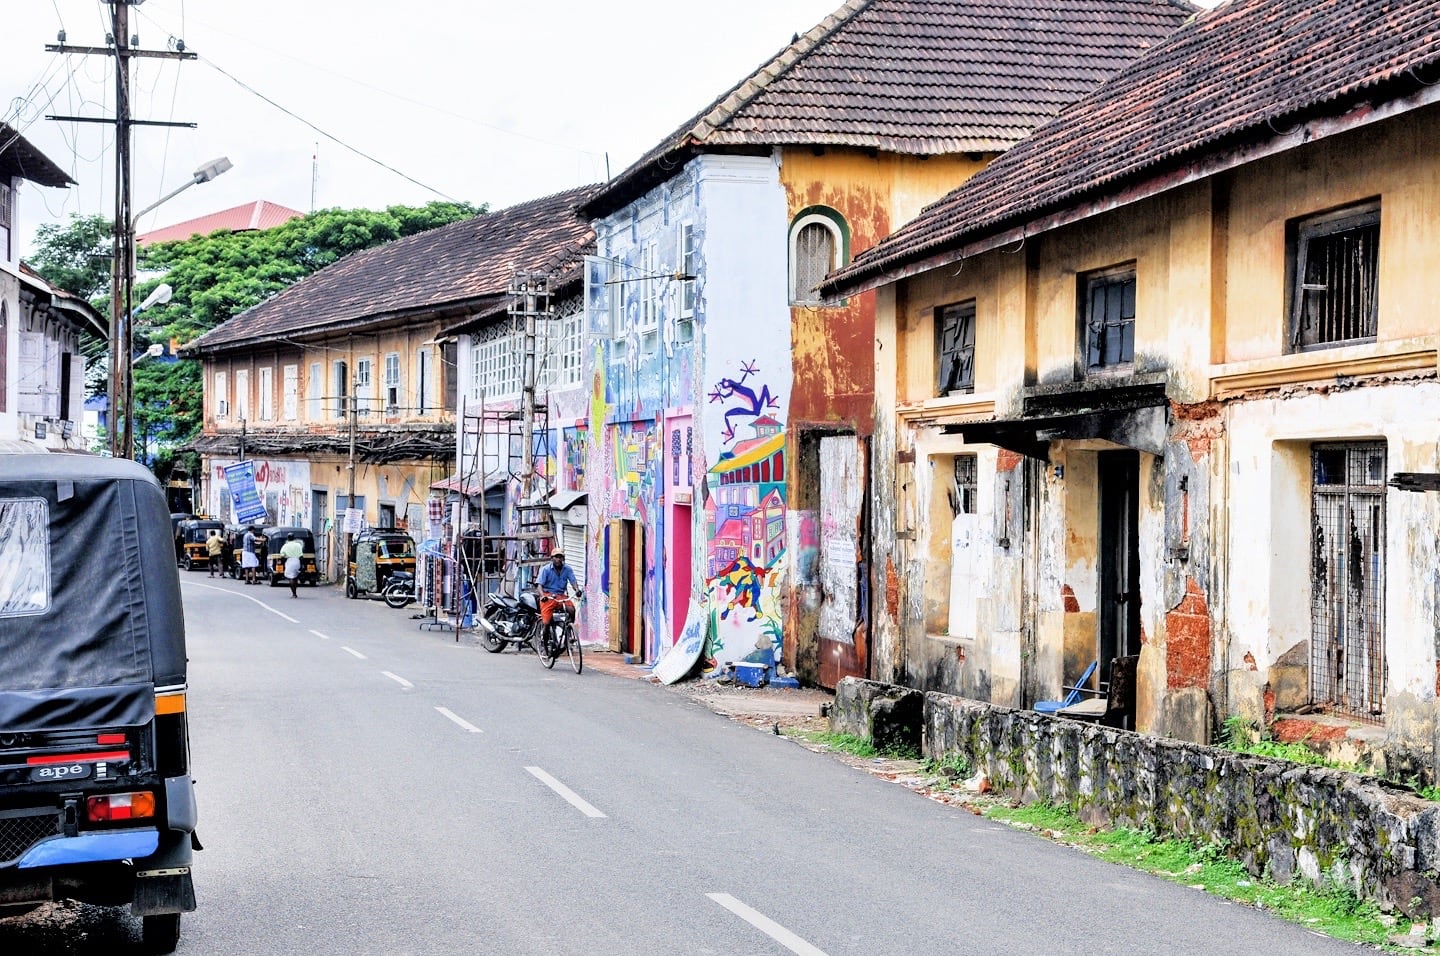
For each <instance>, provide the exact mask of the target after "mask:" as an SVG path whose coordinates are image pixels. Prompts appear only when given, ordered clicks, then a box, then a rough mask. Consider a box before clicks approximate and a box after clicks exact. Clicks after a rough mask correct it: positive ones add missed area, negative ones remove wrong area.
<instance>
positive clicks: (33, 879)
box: [0, 455, 196, 915]
mask: <svg viewBox="0 0 1440 956" xmlns="http://www.w3.org/2000/svg"><path fill="white" fill-rule="evenodd" d="M167 514H168V512H167V509H166V507H165V504H164V495H163V492H162V491H161V489H160V487H159V484H158V483H157V482H156V481H155V479H154V478H153V476H151V475H150V474H149V472H147V471H146V470H145V469H143V468H141V467H140V466H138V465H135V464H134V463H132V462H126V461H117V460H112V459H105V458H82V457H79V456H60V455H0V582H8V583H0V727H4V728H5V730H6V737H5V738H3V739H0V748H5V747H24V746H30V747H32V748H33V747H36V746H43V745H44V743H45V741H49V740H55V739H62V738H66V736H67V735H68V736H69V737H76V736H77V732H79V736H80V737H85V736H86V735H88V734H90V733H91V732H95V731H98V732H99V737H98V739H103V738H105V737H107V736H108V737H112V738H113V739H112V740H111V746H110V749H109V750H108V751H106V750H104V749H103V748H101V749H97V750H93V751H92V750H89V749H87V748H86V747H79V746H77V747H76V748H75V754H74V755H73V756H69V755H67V756H66V758H65V761H64V762H65V763H66V764H70V763H72V762H73V763H74V764H75V765H77V766H79V767H80V768H81V769H82V770H84V771H85V772H84V773H83V774H80V775H77V776H76V778H75V779H71V780H63V781H61V782H59V783H57V782H55V781H54V780H52V779H50V778H49V777H43V778H42V777H41V776H40V775H38V774H34V773H32V774H31V777H30V778H29V779H20V778H15V777H13V776H12V778H11V780H10V781H9V782H7V783H5V784H3V785H0V809H3V808H7V807H13V806H28V807H31V808H43V806H44V805H45V801H47V800H50V801H54V806H55V811H54V812H55V819H56V820H57V824H56V826H55V828H54V830H53V831H51V833H50V835H45V834H43V833H41V834H39V835H37V836H36V838H35V839H34V842H33V843H32V844H31V845H29V846H28V848H26V847H19V848H18V849H17V848H13V847H12V848H11V849H12V851H13V858H11V859H9V860H8V861H7V860H0V886H3V887H4V889H5V891H7V892H6V893H5V895H6V896H7V898H8V897H9V896H10V895H11V893H10V892H9V891H14V892H22V893H23V892H26V891H33V892H40V890H38V889H35V888H36V887H47V886H48V887H50V888H51V889H50V891H49V892H52V893H62V892H63V894H64V895H71V896H78V897H82V898H83V896H85V895H101V894H110V893H113V892H114V886H115V870H116V867H117V866H121V867H126V868H128V871H129V872H131V873H132V877H131V880H130V881H129V882H130V884H131V887H130V888H131V889H132V890H133V893H134V895H133V896H132V898H131V900H130V902H132V903H134V904H136V905H137V906H139V907H141V909H137V912H140V913H142V915H144V914H148V913H175V912H181V911H187V910H190V909H193V908H194V905H195V902H194V891H193V887H192V886H191V881H190V863H191V860H192V856H193V849H192V847H193V846H195V845H196V844H194V842H193V841H194V835H193V832H194V828H195V819H196V812H195V800H194V793H193V789H192V785H191V778H190V776H189V767H188V761H189V754H188V743H187V735H186V731H185V697H184V693H185V690H186V663H185V630H184V618H183V616H182V613H181V601H180V587H179V578H178V575H177V572H176V569H175V563H174V550H173V540H172V538H171V536H170V534H169V528H168V524H167V522H166V520H165V518H166V517H167ZM157 701H162V702H164V704H165V706H164V707H163V708H161V710H163V713H159V714H157ZM88 739H90V740H96V739H97V738H94V737H92V738H88ZM67 753H68V752H67ZM102 767H103V768H104V771H105V772H104V773H100V772H99V770H100V768H102ZM127 788H128V789H130V790H136V789H147V790H150V791H152V792H154V793H155V794H156V798H157V800H156V815H155V817H154V818H153V819H148V820H137V821H134V824H131V823H130V822H129V821H127V822H125V823H123V824H121V825H120V826H118V827H117V826H116V825H114V824H113V823H111V824H97V823H95V822H94V821H92V820H90V819H85V820H84V821H82V822H81V823H80V824H78V825H77V824H76V823H75V822H74V817H75V808H76V807H77V806H80V807H83V806H84V805H85V804H84V800H85V799H86V797H87V795H90V794H100V795H102V796H103V795H104V794H107V793H114V792H120V791H122V790H125V789H127ZM147 832H148V833H149V834H153V836H151V837H149V838H148V840H147V839H146V838H145V834H146V833H147ZM142 846H143V847H144V849H141V847H142ZM126 848H129V849H128V850H127V849H126ZM137 850H139V852H136V851H137ZM121 861H132V863H122V862H121ZM47 874H50V878H49V879H48V880H47V879H46V875H47ZM150 880H157V881H159V882H155V883H150V882H148V881H150Z"/></svg>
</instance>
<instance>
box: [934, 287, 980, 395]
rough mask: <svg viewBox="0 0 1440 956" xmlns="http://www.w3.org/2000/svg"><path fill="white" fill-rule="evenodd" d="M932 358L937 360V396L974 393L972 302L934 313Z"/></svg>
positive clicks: (973, 318)
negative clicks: (933, 355) (934, 356)
mask: <svg viewBox="0 0 1440 956" xmlns="http://www.w3.org/2000/svg"><path fill="white" fill-rule="evenodd" d="M935 354H936V357H937V358H938V359H939V374H938V379H939V381H938V384H937V385H936V389H937V393H938V394H940V395H954V394H957V393H962V392H973V391H975V301H974V300H973V299H972V300H970V301H969V302H962V303H960V304H958V305H947V306H943V307H942V308H939V309H936V310H935Z"/></svg>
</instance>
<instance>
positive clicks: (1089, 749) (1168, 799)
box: [831, 678, 1440, 917]
mask: <svg viewBox="0 0 1440 956" xmlns="http://www.w3.org/2000/svg"><path fill="white" fill-rule="evenodd" d="M915 694H918V692H916V691H911V690H908V689H905V688H899V687H893V686H890V685H885V684H877V683H875V682H873V681H857V680H853V679H851V678H847V679H845V680H843V681H841V682H840V686H839V687H837V688H836V693H835V707H834V710H833V711H832V714H831V728H832V729H833V730H836V731H843V732H846V733H852V734H856V735H857V736H862V737H869V738H870V739H872V740H874V741H875V743H876V745H877V746H880V740H879V739H878V738H877V737H876V736H875V732H876V730H879V729H882V728H883V729H884V730H885V732H886V733H893V731H891V729H890V728H891V727H892V726H893V725H894V724H895V723H896V717H897V713H898V714H905V713H908V712H909V710H910V708H911V704H910V703H909V701H910V696H909V695H915ZM902 702H903V703H902ZM922 744H923V745H922V747H921V751H922V753H923V754H925V755H926V756H929V757H941V756H943V755H945V754H947V753H953V752H959V753H962V754H964V755H965V756H966V757H967V758H968V759H969V761H970V763H971V765H972V766H973V767H974V768H976V769H977V770H980V771H983V772H984V773H985V774H986V775H987V776H988V777H989V778H990V786H991V787H992V789H994V790H995V791H997V792H1000V793H1002V794H1005V795H1006V796H1009V797H1011V798H1012V799H1016V800H1020V801H1023V802H1027V803H1039V802H1044V803H1050V804H1053V805H1055V806H1063V807H1068V808H1070V809H1071V810H1073V811H1074V812H1075V813H1076V814H1078V815H1079V816H1080V818H1081V819H1083V820H1085V821H1086V822H1088V823H1091V824H1092V825H1096V826H1117V827H1130V828H1134V829H1141V830H1148V831H1151V832H1154V833H1155V834H1157V835H1158V836H1160V837H1162V838H1176V839H1182V840H1188V841H1190V842H1192V843H1195V844H1197V845H1202V846H1203V845H1208V844H1216V845H1219V846H1223V847H1225V848H1226V850H1227V852H1228V853H1229V854H1230V855H1231V856H1232V857H1234V858H1235V859H1237V860H1239V861H1240V862H1241V863H1242V864H1243V865H1244V866H1245V868H1246V869H1247V870H1249V871H1250V872H1251V873H1252V874H1254V875H1256V876H1262V875H1263V876H1268V877H1270V878H1271V879H1274V880H1276V881H1277V882H1281V883H1287V882H1289V881H1290V880H1292V879H1295V878H1297V877H1298V878H1301V879H1304V880H1306V881H1308V882H1310V883H1313V884H1315V885H1317V886H1330V885H1337V886H1342V887H1345V888H1346V889H1349V890H1351V891H1353V892H1354V893H1355V894H1356V895H1357V896H1360V897H1362V898H1367V899H1373V900H1375V901H1376V902H1378V903H1380V904H1381V905H1384V906H1393V907H1395V908H1396V909H1398V910H1400V911H1401V912H1403V913H1405V914H1406V915H1407V916H1411V917H1428V916H1431V915H1434V914H1436V913H1440V804H1436V803H1432V802H1430V801H1428V800H1423V799H1421V798H1420V797H1418V796H1416V795H1415V794H1414V793H1411V792H1409V791H1408V790H1402V789H1400V788H1393V787H1389V786H1386V785H1384V784H1383V783H1381V782H1380V781H1378V780H1376V779H1374V778H1370V777H1364V776H1361V775H1359V774H1352V773H1345V772H1343V771H1338V770H1329V769H1325V768H1321V767H1308V766H1303V765H1300V764H1294V763H1290V762H1289V761H1281V760H1268V759H1264V758H1259V757H1251V756H1246V755H1241V754H1236V753H1233V752H1231V751H1228V750H1222V749H1219V748H1216V747H1207V746H1204V745H1201V744H1194V743H1188V742H1185V741H1179V740H1173V739H1170V738H1164V737H1154V736H1150V735H1147V734H1137V733H1133V732H1130V731H1125V730H1115V729H1112V728H1107V727H1099V726H1096V725H1094V724H1085V723H1079V722H1076V721H1071V720H1065V719H1064V718H1057V717H1051V716H1048V715H1045V714H1037V713H1034V712H1031V711H1019V710H1011V709H1008V708H1005V707H995V706H992V705H990V704H985V703H982V702H980V701H974V700H967V699H965V698H961V697H952V696H949V695H947V694H936V693H929V694H925V695H924V698H923V741H922Z"/></svg>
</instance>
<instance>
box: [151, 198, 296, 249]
mask: <svg viewBox="0 0 1440 956" xmlns="http://www.w3.org/2000/svg"><path fill="white" fill-rule="evenodd" d="M303 215H304V213H302V212H300V211H299V210H296V209H291V208H290V207H289V206H282V205H280V204H279V203H273V202H269V201H268V200H265V199H257V200H255V201H254V202H247V203H245V204H244V205H243V206H233V207H231V208H230V209H224V210H221V211H220V212H212V213H210V214H209V215H208V216H200V217H199V218H198V219H187V220H185V221H184V222H177V223H176V224H175V225H173V226H161V227H160V228H159V229H152V230H150V231H149V232H142V233H140V234H139V235H138V236H136V237H135V243H136V245H141V246H146V245H150V244H151V243H155V242H174V241H177V240H180V239H189V238H190V237H191V236H208V235H210V233H212V232H217V231H219V230H221V229H225V230H228V231H230V232H249V231H252V230H257V229H269V228H270V227H271V226H278V225H280V224H281V223H282V222H289V221H290V220H291V219H295V218H297V217H299V216H303Z"/></svg>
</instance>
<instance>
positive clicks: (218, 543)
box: [205, 530, 225, 578]
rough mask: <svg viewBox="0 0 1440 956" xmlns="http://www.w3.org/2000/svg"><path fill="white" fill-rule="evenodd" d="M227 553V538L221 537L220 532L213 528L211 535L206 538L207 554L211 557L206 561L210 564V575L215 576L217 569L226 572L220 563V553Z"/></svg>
mask: <svg viewBox="0 0 1440 956" xmlns="http://www.w3.org/2000/svg"><path fill="white" fill-rule="evenodd" d="M224 553H225V539H224V538H222V537H220V532H218V531H214V530H212V531H211V532H210V537H208V538H206V539H205V554H206V555H207V556H208V557H209V558H210V560H209V561H207V562H206V563H207V564H209V565H210V576H211V577H212V578H213V577H214V576H215V572H216V571H220V572H222V573H223V572H224V570H225V569H224V568H223V567H221V565H220V555H222V554H224Z"/></svg>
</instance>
